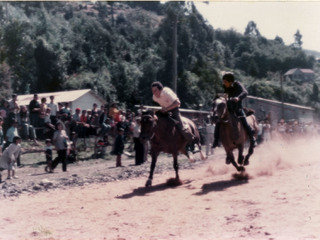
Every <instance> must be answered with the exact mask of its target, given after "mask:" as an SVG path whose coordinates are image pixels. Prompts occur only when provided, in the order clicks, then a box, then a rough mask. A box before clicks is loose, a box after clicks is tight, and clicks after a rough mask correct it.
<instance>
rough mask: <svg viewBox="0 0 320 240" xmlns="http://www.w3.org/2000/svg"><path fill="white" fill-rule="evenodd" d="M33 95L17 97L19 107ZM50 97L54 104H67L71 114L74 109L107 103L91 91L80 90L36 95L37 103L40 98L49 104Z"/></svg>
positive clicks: (26, 102)
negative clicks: (52, 97) (52, 98)
mask: <svg viewBox="0 0 320 240" xmlns="http://www.w3.org/2000/svg"><path fill="white" fill-rule="evenodd" d="M33 95H34V94H27V95H18V100H17V103H18V104H19V105H20V106H21V105H29V103H30V101H31V100H32V99H33ZM50 96H54V102H55V103H65V102H68V103H69V107H70V109H71V110H72V112H74V111H75V109H76V108H78V107H79V108H81V110H83V109H92V105H93V104H94V103H96V104H98V107H100V106H101V105H105V104H106V103H107V102H106V101H105V100H104V99H103V98H102V97H100V96H99V95H97V94H96V93H95V92H93V91H92V90H91V89H81V90H72V91H62V92H50V93H38V97H39V102H40V100H41V98H47V103H49V102H50V98H49V97H50Z"/></svg>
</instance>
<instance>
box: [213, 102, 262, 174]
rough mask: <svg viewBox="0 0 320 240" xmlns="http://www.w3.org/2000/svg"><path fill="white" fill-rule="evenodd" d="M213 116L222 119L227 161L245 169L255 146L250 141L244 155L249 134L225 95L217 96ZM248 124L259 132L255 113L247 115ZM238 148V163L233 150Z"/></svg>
mask: <svg viewBox="0 0 320 240" xmlns="http://www.w3.org/2000/svg"><path fill="white" fill-rule="evenodd" d="M212 110H213V117H214V119H215V120H218V121H220V140H221V143H222V145H223V147H224V149H225V151H226V154H227V157H226V163H227V164H230V163H232V165H233V166H234V167H235V168H236V169H237V170H238V171H245V168H244V166H245V165H249V158H250V156H251V155H252V154H253V150H254V146H252V144H251V143H250V146H249V149H248V154H247V155H246V156H245V157H244V156H243V151H244V145H245V143H246V141H247V140H248V134H247V133H246V131H245V129H244V127H243V126H242V124H241V122H240V120H239V119H238V117H237V116H235V114H231V113H230V112H229V111H228V108H227V100H226V99H225V98H223V97H220V98H217V99H215V100H214V102H213V109H212ZM247 121H248V124H249V125H250V126H251V128H252V129H253V130H254V131H255V134H257V132H258V123H257V120H256V118H255V116H254V115H253V114H251V115H247ZM234 149H238V164H239V165H238V164H237V163H236V161H235V159H234V155H233V150H234Z"/></svg>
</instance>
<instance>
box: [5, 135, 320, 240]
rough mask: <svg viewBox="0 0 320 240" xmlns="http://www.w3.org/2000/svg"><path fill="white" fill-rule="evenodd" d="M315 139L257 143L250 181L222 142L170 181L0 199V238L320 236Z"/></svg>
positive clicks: (133, 181)
mask: <svg viewBox="0 0 320 240" xmlns="http://www.w3.org/2000/svg"><path fill="white" fill-rule="evenodd" d="M318 146H319V141H318V140H317V139H315V140H313V141H311V140H309V141H306V140H300V141H298V142H291V143H290V144H285V143H281V142H280V143H279V142H278V143H274V144H272V145H271V146H268V145H265V146H263V147H259V148H257V149H256V152H255V154H254V156H253V157H252V161H251V164H250V166H249V167H248V168H247V172H248V174H249V175H250V176H251V178H250V179H249V180H248V181H237V180H233V179H232V177H231V175H232V174H233V173H234V172H235V171H234V169H233V167H232V166H229V165H225V164H224V159H223V157H222V155H221V154H222V152H221V151H222V150H221V149H220V150H219V151H220V153H219V151H217V152H216V153H215V155H213V156H211V157H210V158H209V159H208V160H207V161H206V162H205V163H198V164H196V165H197V167H195V168H194V169H182V170H181V171H180V176H181V179H182V180H183V181H184V184H183V185H181V186H179V187H175V188H172V187H168V186H167V185H166V184H165V182H166V180H167V179H168V178H171V177H173V176H174V172H173V171H169V172H167V171H164V172H163V173H157V174H156V175H155V177H154V183H153V187H151V188H150V189H145V188H144V187H143V186H144V183H145V181H146V176H145V174H144V173H143V174H142V175H141V176H140V177H135V178H129V179H126V180H123V181H114V182H100V183H93V184H83V186H79V187H65V188H64V189H60V188H59V189H58V188H56V189H52V190H49V191H47V192H40V193H37V194H22V195H20V196H19V197H18V198H8V199H3V198H2V199H1V206H2V209H1V212H0V226H1V227H0V239H5V240H8V239H19V240H20V239H86V240H87V239H175V240H176V239H246V240H247V239H286V240H287V239H290V240H291V239H320V229H319V223H320V204H319V203H320V191H319V190H320V187H319V186H320V174H319V173H320V161H319V155H320V154H319V152H320V150H319V147H318ZM215 156H219V158H216V157H215ZM97 165H98V164H97ZM125 168H126V167H125ZM125 168H123V169H125ZM96 170H98V169H96ZM110 170H114V169H110ZM90 171H93V170H92V169H91V170H90ZM56 174H57V176H58V175H59V174H60V173H56ZM61 174H62V173H61ZM67 174H68V175H67V176H66V177H72V174H74V173H72V168H71V167H70V171H69V172H68V173H67ZM59 176H60V175H59ZM78 176H81V174H80V173H79V174H78Z"/></svg>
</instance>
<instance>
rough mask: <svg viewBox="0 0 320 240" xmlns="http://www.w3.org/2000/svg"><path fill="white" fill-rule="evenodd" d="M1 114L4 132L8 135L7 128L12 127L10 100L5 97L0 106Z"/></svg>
mask: <svg viewBox="0 0 320 240" xmlns="http://www.w3.org/2000/svg"><path fill="white" fill-rule="evenodd" d="M0 116H1V117H2V119H3V134H4V135H6V132H7V129H8V128H9V127H10V121H9V118H8V116H9V102H8V101H7V100H5V99H3V100H2V102H1V106H0Z"/></svg>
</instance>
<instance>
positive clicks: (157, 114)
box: [155, 110, 169, 118]
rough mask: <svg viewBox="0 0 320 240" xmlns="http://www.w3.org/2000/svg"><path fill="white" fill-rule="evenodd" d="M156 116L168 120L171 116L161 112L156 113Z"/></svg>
mask: <svg viewBox="0 0 320 240" xmlns="http://www.w3.org/2000/svg"><path fill="white" fill-rule="evenodd" d="M155 114H156V116H157V117H158V118H167V117H169V114H168V113H167V112H161V111H160V110H158V111H156V113H155Z"/></svg>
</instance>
